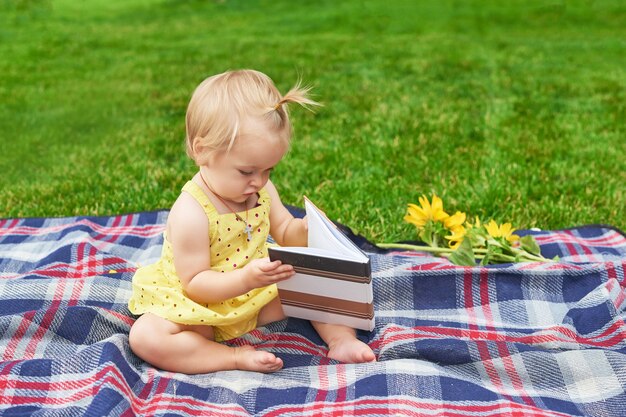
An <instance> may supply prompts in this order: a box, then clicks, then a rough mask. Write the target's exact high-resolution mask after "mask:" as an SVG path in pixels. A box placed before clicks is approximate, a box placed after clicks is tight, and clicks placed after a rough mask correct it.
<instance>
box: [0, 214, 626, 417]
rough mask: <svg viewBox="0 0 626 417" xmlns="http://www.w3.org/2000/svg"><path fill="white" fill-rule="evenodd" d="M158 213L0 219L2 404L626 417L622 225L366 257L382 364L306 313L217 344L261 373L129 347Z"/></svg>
mask: <svg viewBox="0 0 626 417" xmlns="http://www.w3.org/2000/svg"><path fill="white" fill-rule="evenodd" d="M166 218H167V211H164V210H160V211H155V212H147V213H133V214H125V215H120V216H104V217H87V216H83V217H67V218H50V219H4V220H0V358H1V361H0V414H2V415H8V416H11V415H32V414H36V415H51V416H52V415H77V416H78V415H103V416H104V415H142V416H143V415H189V416H191V415H238V416H239V415H258V416H272V415H294V416H296V415H297V416H301V415H322V414H330V415H333V414H342V413H343V414H353V415H357V414H358V415H416V416H418V415H445V414H450V415H459V416H462V415H467V416H476V415H481V416H483V415H486V416H497V415H535V416H569V415H573V416H582V415H592V416H620V415H626V372H625V371H626V323H625V321H624V320H625V318H626V312H625V309H626V274H625V269H626V236H624V234H623V233H622V232H620V231H619V230H617V229H615V228H612V227H605V226H584V227H576V228H570V229H565V230H559V231H523V233H533V234H534V235H535V238H536V239H537V241H538V243H539V244H540V246H541V249H542V252H543V253H544V255H546V256H555V255H558V256H559V257H560V259H561V261H560V262H555V263H549V264H540V263H523V264H505V265H497V266H489V267H474V268H469V267H458V266H454V265H452V264H450V263H449V262H447V261H446V260H445V259H442V258H436V257H433V256H431V255H429V254H426V253H419V252H400V251H380V252H378V251H377V250H376V248H375V246H374V245H372V244H371V243H369V242H367V241H366V240H365V239H364V238H362V237H359V236H357V235H354V234H352V235H353V238H354V240H355V241H357V242H358V243H359V244H360V245H362V247H365V248H368V249H370V250H369V252H370V256H371V259H372V270H373V271H374V272H373V283H374V300H375V301H374V305H375V310H376V328H375V329H374V331H372V332H364V331H359V332H358V336H359V337H360V338H361V339H362V340H363V341H365V342H366V343H368V344H369V345H370V346H371V347H372V348H373V349H374V351H375V353H376V354H377V357H378V362H376V363H371V364H341V363H337V362H336V361H333V360H330V359H328V358H327V357H326V353H327V348H326V346H325V345H324V344H323V343H322V341H321V339H320V338H319V336H318V335H317V334H316V333H315V331H314V330H313V328H312V327H311V325H310V323H308V322H306V321H303V320H298V319H287V320H283V321H280V322H276V323H272V324H270V325H268V326H266V327H262V328H258V329H255V330H254V331H252V332H250V333H249V334H246V335H244V336H243V337H241V338H238V339H235V340H233V341H231V342H229V343H231V344H232V345H244V344H251V345H254V346H256V347H257V348H260V349H266V350H269V351H272V352H274V353H276V354H277V355H279V356H280V357H281V358H283V360H284V362H285V369H283V370H281V371H279V372H277V373H275V374H271V375H264V374H258V373H252V372H243V371H224V372H216V373H213V374H206V375H193V376H190V375H183V374H176V373H171V372H164V371H161V370H158V369H155V368H153V367H151V366H150V365H148V364H146V363H144V362H143V361H141V360H140V359H139V358H137V357H136V356H135V355H134V354H133V353H132V352H131V350H130V348H129V346H128V331H129V329H130V326H131V325H132V323H133V321H134V319H135V317H134V316H133V315H132V314H130V312H129V311H128V308H127V305H126V303H127V301H128V298H129V297H130V279H131V277H132V274H133V272H134V271H135V269H136V268H137V267H138V266H140V265H145V264H148V263H151V262H153V261H154V260H156V259H157V258H158V256H159V253H160V246H161V243H162V236H161V234H162V231H163V228H164V224H165V220H166Z"/></svg>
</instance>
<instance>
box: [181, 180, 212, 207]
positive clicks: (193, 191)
mask: <svg viewBox="0 0 626 417" xmlns="http://www.w3.org/2000/svg"><path fill="white" fill-rule="evenodd" d="M183 191H185V192H187V193H189V194H190V195H191V196H192V197H193V198H194V199H195V200H196V201H197V202H198V204H200V205H201V206H202V209H203V210H204V212H205V213H206V214H207V215H210V214H214V213H215V214H217V210H216V209H215V206H214V205H213V203H211V200H209V197H208V196H207V195H206V194H205V193H204V191H202V188H200V186H199V185H198V184H196V183H195V182H193V181H191V180H190V181H187V183H186V184H185V185H184V186H183Z"/></svg>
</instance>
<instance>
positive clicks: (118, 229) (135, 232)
mask: <svg viewBox="0 0 626 417" xmlns="http://www.w3.org/2000/svg"><path fill="white" fill-rule="evenodd" d="M19 221H20V220H19V219H14V220H13V221H11V223H10V224H9V225H8V226H6V227H1V228H0V237H1V236H7V235H17V236H21V235H25V236H42V235H48V234H54V233H58V232H61V231H63V230H66V229H71V228H76V227H80V226H86V227H87V228H89V229H91V230H93V231H94V232H97V233H100V236H115V237H118V236H138V237H144V238H148V237H154V236H157V235H159V234H161V233H163V230H165V225H164V224H156V225H143V226H142V225H136V226H133V225H125V226H102V225H99V224H98V223H94V222H92V221H89V220H86V219H82V220H78V221H75V222H71V223H64V224H60V225H55V226H48V227H32V226H20V227H16V226H17V225H18V224H19Z"/></svg>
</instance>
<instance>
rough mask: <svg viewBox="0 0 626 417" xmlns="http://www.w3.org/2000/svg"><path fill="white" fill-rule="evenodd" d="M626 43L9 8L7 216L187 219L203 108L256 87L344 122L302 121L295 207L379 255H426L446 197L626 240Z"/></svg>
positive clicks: (94, 0)
mask: <svg viewBox="0 0 626 417" xmlns="http://www.w3.org/2000/svg"><path fill="white" fill-rule="evenodd" d="M336 3H338V4H336ZM503 5H504V6H503ZM625 28H626V7H625V6H624V3H623V2H622V1H620V0H601V1H582V0H581V1H567V2H565V1H558V0H551V1H548V0H542V1H510V2H500V1H495V0H494V1H478V0H476V1H454V0H443V1H437V2H435V1H426V0H425V1H413V0H410V1H409V0H407V1H346V2H334V1H326V2H312V1H303V2H293V1H288V0H275V1H252V0H246V1H244V0H240V1H228V0H226V1H221V2H210V1H175V0H167V1H166V0H161V1H139V0H129V1H112V0H107V1H104V0H88V1H81V2H77V1H73V0H59V1H34V0H31V1H27V0H21V1H9V0H0V103H1V105H0V141H1V143H2V150H1V151H0V170H1V171H0V172H2V175H0V217H33V216H70V215H78V214H81V215H107V214H116V213H126V212H134V211H144V210H152V209H157V208H168V207H169V206H170V205H171V204H172V202H173V201H174V199H175V198H176V196H177V195H178V193H179V190H180V187H182V185H183V184H184V182H185V181H186V180H187V179H188V178H189V177H190V176H191V175H192V174H193V173H194V166H193V164H192V163H191V162H190V161H189V160H188V159H187V157H186V156H185V154H184V148H183V138H184V113H185V108H186V104H187V102H188V99H189V97H190V94H191V92H192V91H193V89H194V88H195V86H196V85H197V84H198V83H199V82H200V81H201V80H202V79H204V78H205V77H206V76H208V75H211V74H214V73H217V72H221V71H224V70H226V69H234V68H255V69H258V70H261V71H263V72H265V73H267V74H268V75H270V76H271V77H272V78H273V79H274V80H275V82H276V84H277V85H278V87H279V88H280V89H281V90H282V91H286V90H287V89H288V88H289V87H290V86H291V85H292V84H293V83H294V82H295V80H296V79H297V78H298V76H299V75H301V76H302V77H303V79H304V80H305V81H306V82H308V83H311V84H313V85H314V86H315V90H314V91H315V94H316V98H317V99H318V100H320V101H322V102H323V103H324V104H325V107H323V108H322V109H320V110H319V111H317V112H316V114H310V113H307V112H304V111H300V110H297V109H293V111H292V115H293V123H294V127H295V136H294V140H293V144H292V149H291V151H290V153H289V154H288V156H287V157H286V158H285V159H284V161H283V163H281V165H280V166H279V167H278V168H277V169H276V171H275V173H274V174H273V181H274V182H275V184H276V185H277V187H278V188H279V191H281V195H282V198H283V200H284V202H286V203H290V204H295V205H302V199H301V198H302V197H301V196H302V195H303V194H306V195H307V196H309V197H310V198H311V199H313V201H315V202H317V203H318V204H319V206H320V207H322V208H323V209H325V211H326V212H327V213H328V214H329V216H330V217H332V218H334V219H338V220H340V221H342V222H344V223H346V224H348V225H350V226H351V227H352V228H353V229H355V231H357V232H359V233H362V234H364V235H365V236H367V237H368V238H370V239H372V240H375V241H394V240H403V239H412V238H414V237H415V235H414V231H413V230H412V228H411V226H410V225H408V224H406V223H404V222H403V220H402V217H403V215H404V212H405V207H406V204H407V203H409V202H417V198H418V196H419V195H421V194H430V193H432V192H435V193H437V194H438V195H440V196H441V197H442V198H443V200H444V204H445V207H446V209H448V210H449V211H455V210H461V211H465V212H467V213H468V214H472V215H479V216H481V217H482V218H484V219H488V218H492V217H493V218H495V219H497V220H500V221H505V220H506V221H510V222H512V223H513V224H514V226H517V227H518V228H529V227H541V228H551V229H554V228H563V227H568V226H573V225H580V224H588V223H608V224H613V225H615V226H617V227H620V228H625V227H626V163H625V162H624V160H625V156H626V135H625V129H624V126H625V123H624V122H625V120H626V112H625V103H626V85H625V84H626V81H625V80H626V58H625V57H626V43H625V41H624V39H626V29H625Z"/></svg>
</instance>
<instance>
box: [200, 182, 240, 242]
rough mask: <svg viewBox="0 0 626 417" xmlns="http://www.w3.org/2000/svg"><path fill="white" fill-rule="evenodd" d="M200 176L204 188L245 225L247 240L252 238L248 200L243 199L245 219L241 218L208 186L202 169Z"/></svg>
mask: <svg viewBox="0 0 626 417" xmlns="http://www.w3.org/2000/svg"><path fill="white" fill-rule="evenodd" d="M200 178H201V179H202V182H203V183H204V185H205V186H206V188H207V189H208V190H209V191H210V192H211V194H213V195H214V196H215V197H217V199H218V200H220V201H221V202H222V204H224V205H225V206H226V208H227V209H228V210H230V211H231V212H232V213H233V214H234V215H235V217H236V218H237V220H238V221H240V222H242V223H243V224H244V225H245V227H244V228H243V231H244V232H245V233H246V234H247V235H248V238H247V240H248V242H250V241H251V240H252V226H250V225H249V224H248V200H246V201H245V204H246V220H244V219H242V218H241V216H240V215H239V214H237V212H235V210H233V209H232V208H231V207H230V206H229V205H228V203H226V201H224V199H223V198H222V197H220V196H219V194H217V193H216V192H215V191H213V189H212V188H211V187H209V184H208V183H207V182H206V180H205V179H204V175H202V171H200Z"/></svg>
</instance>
